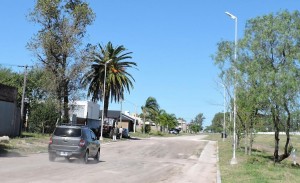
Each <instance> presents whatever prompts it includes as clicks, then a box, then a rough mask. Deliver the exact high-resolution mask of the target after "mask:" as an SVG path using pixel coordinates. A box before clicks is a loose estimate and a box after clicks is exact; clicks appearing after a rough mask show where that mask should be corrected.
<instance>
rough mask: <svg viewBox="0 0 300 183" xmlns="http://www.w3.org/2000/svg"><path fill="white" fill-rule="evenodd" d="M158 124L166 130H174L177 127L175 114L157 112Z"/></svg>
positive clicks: (163, 111)
mask: <svg viewBox="0 0 300 183" xmlns="http://www.w3.org/2000/svg"><path fill="white" fill-rule="evenodd" d="M157 121H158V124H160V126H161V127H163V128H165V129H166V128H167V129H168V130H170V129H172V128H175V127H176V126H177V125H178V121H177V119H176V116H175V114H169V113H167V112H166V111H165V110H159V114H158V117H157Z"/></svg>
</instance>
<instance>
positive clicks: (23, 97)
mask: <svg viewBox="0 0 300 183" xmlns="http://www.w3.org/2000/svg"><path fill="white" fill-rule="evenodd" d="M18 67H25V71H24V83H23V91H22V101H21V125H20V135H21V132H22V126H23V123H24V118H23V116H24V99H25V88H26V80H27V68H28V65H25V66H18Z"/></svg>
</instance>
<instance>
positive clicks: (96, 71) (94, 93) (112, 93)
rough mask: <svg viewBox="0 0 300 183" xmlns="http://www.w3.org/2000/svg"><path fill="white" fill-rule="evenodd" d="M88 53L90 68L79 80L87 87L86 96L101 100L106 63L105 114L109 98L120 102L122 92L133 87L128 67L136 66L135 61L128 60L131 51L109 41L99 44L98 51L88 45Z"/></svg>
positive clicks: (128, 90)
mask: <svg viewBox="0 0 300 183" xmlns="http://www.w3.org/2000/svg"><path fill="white" fill-rule="evenodd" d="M90 49H91V50H90V55H89V57H87V59H88V61H89V62H90V63H91V69H90V70H88V71H87V72H86V73H85V74H84V76H83V79H82V80H81V83H82V84H83V86H85V87H88V96H91V97H92V100H93V101H98V100H100V101H102V96H103V90H104V87H103V86H104V77H105V76H104V75H105V72H104V71H105V64H106V62H108V61H109V63H107V64H106V70H107V71H106V83H105V85H106V86H105V96H104V100H105V101H104V115H105V116H107V110H108V105H109V99H111V101H115V102H120V101H121V100H124V92H125V91H127V92H129V93H130V89H131V88H133V82H132V81H134V78H133V77H132V75H131V74H130V73H129V72H128V69H129V68H133V67H135V66H137V64H136V63H135V62H129V61H127V60H128V59H131V58H132V57H131V56H130V55H131V54H132V52H125V51H126V48H125V47H124V46H123V45H121V46H116V47H114V46H113V45H112V43H111V42H108V43H107V44H106V45H105V46H101V45H99V49H100V50H99V51H97V49H96V47H90Z"/></svg>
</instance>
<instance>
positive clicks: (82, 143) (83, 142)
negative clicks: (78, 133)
mask: <svg viewBox="0 0 300 183" xmlns="http://www.w3.org/2000/svg"><path fill="white" fill-rule="evenodd" d="M84 145H85V140H83V139H81V140H80V142H79V146H80V147H83V146H84Z"/></svg>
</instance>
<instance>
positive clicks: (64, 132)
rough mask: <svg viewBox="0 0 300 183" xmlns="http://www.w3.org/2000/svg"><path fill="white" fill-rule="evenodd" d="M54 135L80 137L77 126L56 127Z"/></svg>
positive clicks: (79, 130)
mask: <svg viewBox="0 0 300 183" xmlns="http://www.w3.org/2000/svg"><path fill="white" fill-rule="evenodd" d="M54 135H55V136H60V137H80V136H81V129H78V128H56V129H55V131H54Z"/></svg>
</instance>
